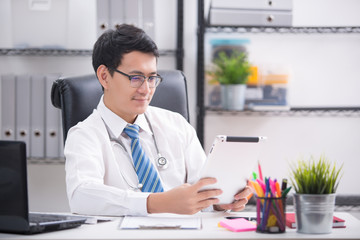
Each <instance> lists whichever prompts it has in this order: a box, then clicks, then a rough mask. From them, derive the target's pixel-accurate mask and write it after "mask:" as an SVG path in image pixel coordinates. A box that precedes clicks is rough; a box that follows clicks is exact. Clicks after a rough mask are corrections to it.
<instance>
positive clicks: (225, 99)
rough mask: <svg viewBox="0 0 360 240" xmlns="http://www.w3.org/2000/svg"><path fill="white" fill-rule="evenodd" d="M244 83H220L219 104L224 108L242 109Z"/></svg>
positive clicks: (243, 103)
mask: <svg viewBox="0 0 360 240" xmlns="http://www.w3.org/2000/svg"><path fill="white" fill-rule="evenodd" d="M245 91H246V84H228V85H221V105H222V108H223V109H226V110H238V111H242V110H244V105H245Z"/></svg>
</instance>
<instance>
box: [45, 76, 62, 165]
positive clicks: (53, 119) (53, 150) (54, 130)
mask: <svg viewBox="0 0 360 240" xmlns="http://www.w3.org/2000/svg"><path fill="white" fill-rule="evenodd" d="M58 78H59V74H47V75H46V76H45V86H46V90H45V116H46V117H45V157H46V158H58V157H59V146H60V137H59V136H60V132H59V125H60V123H59V122H60V109H57V108H55V107H54V106H53V105H52V103H51V97H50V96H51V87H52V84H53V82H54V81H55V80H56V79H58Z"/></svg>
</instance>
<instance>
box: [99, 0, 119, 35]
mask: <svg viewBox="0 0 360 240" xmlns="http://www.w3.org/2000/svg"><path fill="white" fill-rule="evenodd" d="M109 11H110V0H97V1H96V14H97V16H96V22H97V25H96V28H97V36H98V37H99V36H100V35H101V34H103V33H104V32H105V31H106V30H108V29H110V26H109V24H110V12H109ZM120 11H121V10H120Z"/></svg>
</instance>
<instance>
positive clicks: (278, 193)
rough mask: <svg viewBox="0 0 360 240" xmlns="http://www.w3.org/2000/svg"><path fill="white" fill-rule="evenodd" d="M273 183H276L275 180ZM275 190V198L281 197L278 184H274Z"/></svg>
mask: <svg viewBox="0 0 360 240" xmlns="http://www.w3.org/2000/svg"><path fill="white" fill-rule="evenodd" d="M275 181H276V179H275ZM275 189H276V194H277V197H281V190H280V184H279V182H275Z"/></svg>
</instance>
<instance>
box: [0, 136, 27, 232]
mask: <svg viewBox="0 0 360 240" xmlns="http://www.w3.org/2000/svg"><path fill="white" fill-rule="evenodd" d="M28 213H29V210H28V196H27V173H26V147H25V143H24V142H20V141H0V226H1V227H0V228H4V227H5V228H9V227H10V228H15V229H14V230H16V229H17V228H21V229H22V230H24V229H26V228H28Z"/></svg>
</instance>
